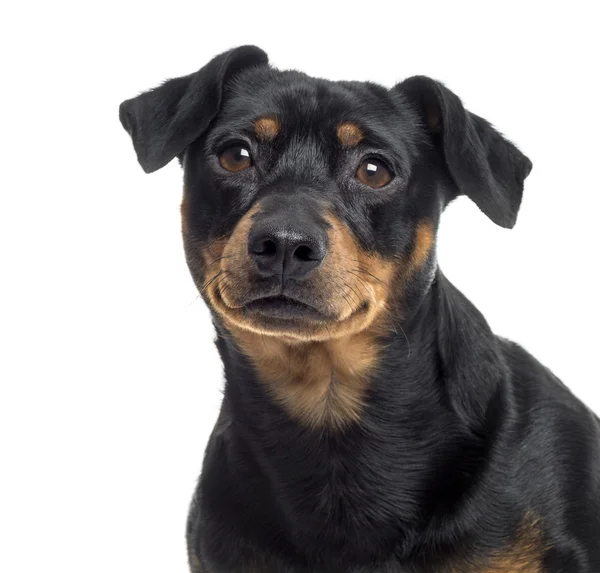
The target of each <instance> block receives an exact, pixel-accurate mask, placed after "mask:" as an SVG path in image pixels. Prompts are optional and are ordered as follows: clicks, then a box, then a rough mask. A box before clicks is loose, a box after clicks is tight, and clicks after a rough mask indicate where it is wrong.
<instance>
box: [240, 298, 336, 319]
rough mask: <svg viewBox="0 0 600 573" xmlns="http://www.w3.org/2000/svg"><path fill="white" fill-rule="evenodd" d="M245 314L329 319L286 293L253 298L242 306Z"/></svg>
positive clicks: (267, 317) (280, 317) (269, 317)
mask: <svg viewBox="0 0 600 573" xmlns="http://www.w3.org/2000/svg"><path fill="white" fill-rule="evenodd" d="M242 308H243V309H244V311H245V313H246V314H247V315H251V316H260V317H262V318H266V319H277V320H284V321H285V320H296V319H306V320H316V321H321V322H322V321H326V320H331V317H330V316H327V315H326V314H324V313H323V312H322V311H320V310H318V309H317V308H315V307H314V306H311V305H310V304H307V303H306V302H303V301H300V300H298V299H296V298H292V297H289V296H286V295H276V296H266V297H261V298H258V299H255V300H253V301H251V302H249V303H248V304H246V305H244V306H243V307H242Z"/></svg>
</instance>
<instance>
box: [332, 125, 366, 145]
mask: <svg viewBox="0 0 600 573" xmlns="http://www.w3.org/2000/svg"><path fill="white" fill-rule="evenodd" d="M336 134H337V138H338V140H339V142H340V143H341V144H342V145H343V146H344V147H356V146H357V145H358V144H359V143H360V142H361V141H362V140H363V138H364V134H363V132H362V129H361V128H360V127H359V126H358V125H356V124H355V123H352V122H349V121H346V122H344V123H340V124H339V125H338V126H337V129H336Z"/></svg>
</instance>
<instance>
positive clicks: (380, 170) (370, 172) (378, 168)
mask: <svg viewBox="0 0 600 573" xmlns="http://www.w3.org/2000/svg"><path fill="white" fill-rule="evenodd" d="M356 178H357V179H358V180H359V181H360V182H361V183H364V184H365V185H368V186H369V187H373V189H379V188H380V187H383V186H384V185H387V184H388V183H389V182H390V181H391V180H392V174H391V173H390V170H389V169H388V167H387V165H386V164H385V163H384V162H383V161H381V160H380V159H365V160H364V161H363V162H362V163H361V164H360V165H359V167H358V170H357V171H356Z"/></svg>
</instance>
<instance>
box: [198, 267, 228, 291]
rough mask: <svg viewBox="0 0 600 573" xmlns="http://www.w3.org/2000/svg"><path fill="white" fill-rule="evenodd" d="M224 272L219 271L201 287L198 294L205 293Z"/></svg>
mask: <svg viewBox="0 0 600 573" xmlns="http://www.w3.org/2000/svg"><path fill="white" fill-rule="evenodd" d="M225 272H226V271H224V270H221V271H219V272H218V273H217V274H216V275H215V276H214V277H212V278H211V279H210V280H209V281H207V282H206V283H205V284H204V285H202V288H201V289H200V292H204V291H206V289H207V288H208V287H209V286H210V285H211V284H212V283H213V282H214V281H215V280H216V279H218V278H219V277H220V276H221V275H222V274H223V273H225Z"/></svg>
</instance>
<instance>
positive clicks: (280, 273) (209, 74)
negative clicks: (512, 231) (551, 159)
mask: <svg viewBox="0 0 600 573" xmlns="http://www.w3.org/2000/svg"><path fill="white" fill-rule="evenodd" d="M120 118H121V122H122V124H123V126H124V127H125V129H126V130H127V131H128V132H129V133H130V135H131V137H132V139H133V144H134V147H135V150H136V153H137V156H138V160H139V162H140V164H141V165H142V167H143V168H144V170H145V171H146V172H152V171H155V170H157V169H160V168H161V167H163V166H164V165H166V164H167V163H168V162H169V161H171V160H172V159H174V158H175V157H178V158H179V160H180V162H181V164H182V166H183V168H184V180H185V187H184V199H183V203H182V218H183V235H184V244H185V249H186V256H187V261H188V265H189V267H190V270H191V273H192V276H193V278H194V280H195V282H196V285H197V286H198V289H199V290H200V292H201V293H202V295H203V296H204V297H205V300H207V302H208V303H209V305H210V307H211V308H212V309H213V311H214V312H215V313H216V315H217V317H219V319H220V320H222V321H224V322H225V324H226V325H232V326H234V327H237V328H239V329H242V330H245V331H251V332H256V333H261V334H264V335H268V336H277V337H284V338H286V339H289V340H292V341H293V340H328V339H335V338H340V337H342V336H345V335H347V334H353V333H358V332H361V331H363V330H365V329H366V328H368V327H369V326H370V325H373V324H374V323H375V322H376V321H379V320H381V319H383V318H384V317H385V316H388V315H390V314H393V313H395V312H396V310H397V309H398V308H399V307H402V305H407V304H408V303H407V301H408V300H410V296H411V293H413V294H414V293H419V292H421V293H422V292H424V291H425V290H426V289H427V286H428V285H429V284H430V282H431V280H432V276H433V272H432V271H433V269H434V268H435V236H436V230H437V227H438V221H439V217H440V214H441V212H442V211H443V209H444V207H445V206H446V205H447V204H448V203H449V202H450V201H452V200H453V199H454V198H455V197H457V196H458V195H461V194H464V195H467V196H468V197H470V198H471V199H472V200H473V201H474V202H475V203H476V204H477V205H478V207H479V208H480V209H481V210H482V211H483V212H484V213H485V214H486V215H487V216H488V217H489V218H490V219H491V220H492V221H494V222H495V223H497V224H498V225H501V226H503V227H512V226H513V225H514V224H515V221H516V217H517V212H518V210H519V206H520V203H521V197H522V192H523V181H524V179H525V178H526V177H527V175H528V174H529V172H530V170H531V162H530V161H529V159H527V158H526V157H525V156H524V155H523V154H522V153H521V152H520V151H519V150H518V149H517V148H516V147H515V146H514V145H513V144H511V143H510V142H508V141H507V140H506V139H504V138H503V137H502V136H501V135H500V134H499V133H498V132H497V131H495V130H494V129H493V128H492V127H491V126H490V124H489V123H487V122H486V121H485V120H483V119H482V118H480V117H478V116H476V115H474V114H472V113H470V112H468V111H467V110H465V109H464V107H463V105H462V103H461V101H460V99H459V98H458V97H457V96H456V95H454V94H453V93H452V92H451V91H450V90H448V89H447V88H445V87H444V86H443V85H442V84H440V83H439V82H436V81H434V80H432V79H429V78H426V77H413V78H410V79H408V80H405V81H404V82H402V83H400V84H398V85H396V86H395V87H393V88H392V89H386V88H383V87H381V86H378V85H375V84H371V83H361V82H331V81H326V80H323V79H316V78H312V77H309V76H307V75H305V74H302V73H299V72H295V71H279V70H276V69H273V68H271V67H270V66H269V65H268V60H267V56H266V54H265V53H264V52H263V51H262V50H260V49H258V48H256V47H253V46H244V47H240V48H237V49H234V50H231V51H229V52H226V53H224V54H221V55H219V56H217V57H216V58H214V59H213V60H212V61H211V62H209V63H208V64H207V65H206V66H205V67H203V68H202V69H200V70H199V71H198V72H196V73H194V74H191V75H189V76H185V77H182V78H177V79H173V80H170V81H167V82H166V83H165V84H163V85H162V86H160V87H158V88H156V89H154V90H151V91H149V92H146V93H143V94H141V95H140V96H138V97H136V98H134V99H130V100H127V101H125V102H123V103H122V104H121V108H120Z"/></svg>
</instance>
